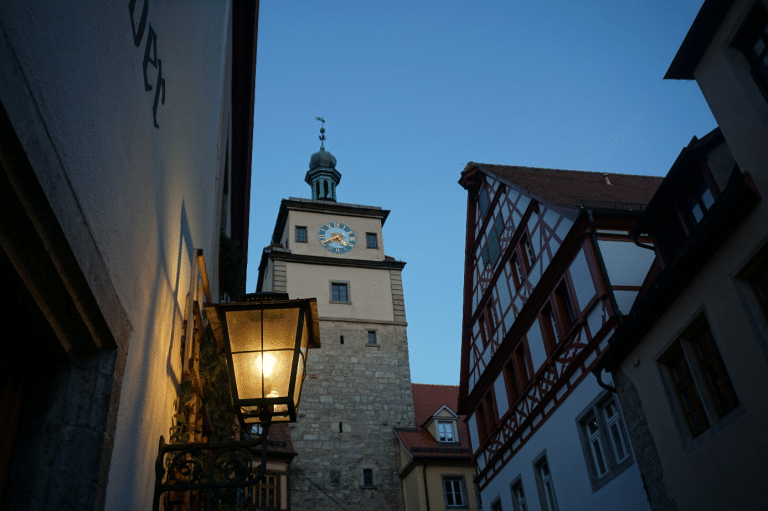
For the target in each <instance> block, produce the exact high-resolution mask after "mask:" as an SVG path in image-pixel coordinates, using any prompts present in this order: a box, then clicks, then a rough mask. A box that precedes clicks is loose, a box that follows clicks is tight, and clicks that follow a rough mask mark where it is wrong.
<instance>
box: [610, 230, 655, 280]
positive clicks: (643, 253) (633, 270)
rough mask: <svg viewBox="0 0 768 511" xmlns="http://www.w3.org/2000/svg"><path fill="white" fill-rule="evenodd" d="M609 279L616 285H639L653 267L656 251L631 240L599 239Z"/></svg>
mask: <svg viewBox="0 0 768 511" xmlns="http://www.w3.org/2000/svg"><path fill="white" fill-rule="evenodd" d="M597 244H598V246H599V247H600V253H601V254H602V256H603V261H604V262H605V269H606V270H607V272H608V279H609V280H610V282H611V284H612V285H614V286H639V285H641V284H642V283H643V279H645V275H646V274H647V273H648V268H650V267H651V263H652V262H653V259H654V257H655V256H656V254H655V252H653V251H652V250H647V249H644V248H640V247H638V246H637V245H635V244H634V243H632V242H630V241H609V240H597Z"/></svg>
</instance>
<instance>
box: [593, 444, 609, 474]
mask: <svg viewBox="0 0 768 511" xmlns="http://www.w3.org/2000/svg"><path fill="white" fill-rule="evenodd" d="M592 454H593V455H594V457H595V463H597V466H596V467H595V468H597V475H599V476H601V475H603V474H605V472H606V471H605V460H604V459H603V450H602V448H601V447H600V440H599V439H595V440H593V441H592Z"/></svg>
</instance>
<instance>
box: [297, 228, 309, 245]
mask: <svg viewBox="0 0 768 511" xmlns="http://www.w3.org/2000/svg"><path fill="white" fill-rule="evenodd" d="M306 242H307V228H306V227H303V226H300V225H297V226H296V243H306Z"/></svg>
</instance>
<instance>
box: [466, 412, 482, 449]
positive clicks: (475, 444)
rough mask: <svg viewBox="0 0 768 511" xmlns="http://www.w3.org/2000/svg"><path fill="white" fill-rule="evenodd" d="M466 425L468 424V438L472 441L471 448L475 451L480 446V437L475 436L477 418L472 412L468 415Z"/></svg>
mask: <svg viewBox="0 0 768 511" xmlns="http://www.w3.org/2000/svg"><path fill="white" fill-rule="evenodd" d="M467 426H469V440H470V442H472V446H471V449H472V452H475V451H476V450H477V449H478V447H480V438H479V437H478V436H477V420H476V419H475V414H474V413H473V414H472V415H470V416H469V420H468V421H467Z"/></svg>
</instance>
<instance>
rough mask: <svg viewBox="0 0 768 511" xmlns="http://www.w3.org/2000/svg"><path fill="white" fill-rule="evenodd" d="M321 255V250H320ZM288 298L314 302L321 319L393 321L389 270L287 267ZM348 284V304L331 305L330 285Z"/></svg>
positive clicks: (292, 264) (305, 265)
mask: <svg viewBox="0 0 768 511" xmlns="http://www.w3.org/2000/svg"><path fill="white" fill-rule="evenodd" d="M323 251H325V250H323ZM286 273H287V275H288V286H287V287H288V296H290V297H291V298H292V299H296V298H314V297H316V298H317V314H318V316H320V317H321V318H350V319H366V320H375V321H394V319H395V316H394V307H393V303H392V286H391V283H390V276H389V270H377V269H370V268H354V267H347V266H321V265H314V264H303V263H294V262H289V263H287V267H286ZM332 280H333V281H337V282H349V296H350V301H351V303H348V304H347V303H331V288H330V281H332Z"/></svg>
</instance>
